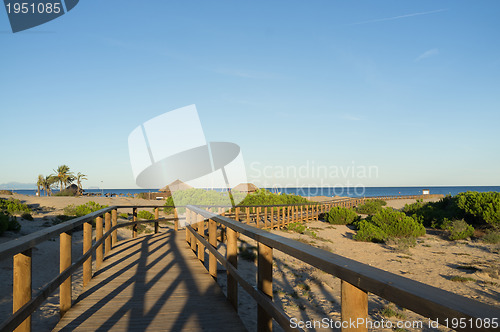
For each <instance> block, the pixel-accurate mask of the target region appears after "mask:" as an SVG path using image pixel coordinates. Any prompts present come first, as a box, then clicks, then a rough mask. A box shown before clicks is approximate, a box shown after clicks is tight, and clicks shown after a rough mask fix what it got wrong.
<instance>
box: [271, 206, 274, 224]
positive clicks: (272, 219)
mask: <svg viewBox="0 0 500 332" xmlns="http://www.w3.org/2000/svg"><path fill="white" fill-rule="evenodd" d="M273 221H274V207H273V206H272V207H271V229H273Z"/></svg>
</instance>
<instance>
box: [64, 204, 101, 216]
mask: <svg viewBox="0 0 500 332" xmlns="http://www.w3.org/2000/svg"><path fill="white" fill-rule="evenodd" d="M107 207H108V205H100V204H98V203H96V202H94V201H90V202H88V203H85V204H82V205H78V206H75V205H74V204H71V205H68V206H66V207H65V208H64V214H65V215H67V216H74V217H81V216H84V215H87V214H89V213H92V212H96V211H99V210H101V209H104V208H107Z"/></svg>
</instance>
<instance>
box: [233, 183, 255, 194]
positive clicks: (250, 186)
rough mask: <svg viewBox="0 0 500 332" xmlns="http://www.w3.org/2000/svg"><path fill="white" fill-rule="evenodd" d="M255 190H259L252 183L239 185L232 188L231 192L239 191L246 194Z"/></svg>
mask: <svg viewBox="0 0 500 332" xmlns="http://www.w3.org/2000/svg"><path fill="white" fill-rule="evenodd" d="M257 190H259V188H258V187H257V186H256V185H254V184H253V183H240V184H239V185H237V186H236V187H234V188H233V191H239V192H242V193H248V194H250V193H254V192H256V191H257Z"/></svg>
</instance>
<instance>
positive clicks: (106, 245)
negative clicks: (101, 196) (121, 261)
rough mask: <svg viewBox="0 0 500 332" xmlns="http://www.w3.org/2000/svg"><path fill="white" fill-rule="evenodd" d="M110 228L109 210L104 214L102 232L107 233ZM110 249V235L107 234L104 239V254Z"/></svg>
mask: <svg viewBox="0 0 500 332" xmlns="http://www.w3.org/2000/svg"><path fill="white" fill-rule="evenodd" d="M110 230H111V212H106V213H105V214H104V233H107V232H109V231H110ZM110 250H111V236H108V237H107V238H106V240H104V255H107V254H108V253H109V251H110Z"/></svg>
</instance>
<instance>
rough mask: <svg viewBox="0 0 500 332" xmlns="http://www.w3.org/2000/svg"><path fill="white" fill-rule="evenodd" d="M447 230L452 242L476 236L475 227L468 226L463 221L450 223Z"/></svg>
mask: <svg viewBox="0 0 500 332" xmlns="http://www.w3.org/2000/svg"><path fill="white" fill-rule="evenodd" d="M445 229H446V230H448V231H449V232H450V234H449V235H448V238H449V239H450V240H452V241H455V240H463V239H466V238H469V237H471V236H472V235H474V227H472V226H471V225H469V224H467V223H466V222H465V220H463V219H460V220H453V221H451V222H448V224H447V225H446V227H445Z"/></svg>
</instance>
